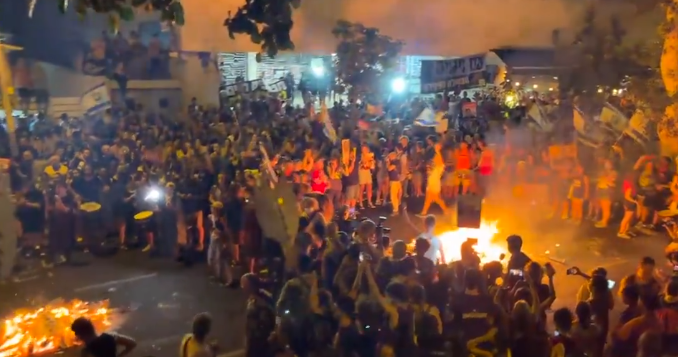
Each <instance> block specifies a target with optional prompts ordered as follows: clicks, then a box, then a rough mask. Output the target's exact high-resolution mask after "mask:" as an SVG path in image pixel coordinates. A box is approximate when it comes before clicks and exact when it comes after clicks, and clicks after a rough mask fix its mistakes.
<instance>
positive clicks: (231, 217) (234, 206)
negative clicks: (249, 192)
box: [224, 199, 245, 235]
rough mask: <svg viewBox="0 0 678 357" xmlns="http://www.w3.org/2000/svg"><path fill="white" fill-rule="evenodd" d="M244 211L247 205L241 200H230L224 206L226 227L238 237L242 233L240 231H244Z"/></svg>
mask: <svg viewBox="0 0 678 357" xmlns="http://www.w3.org/2000/svg"><path fill="white" fill-rule="evenodd" d="M244 210H245V204H244V203H243V201H242V200H239V199H234V200H229V201H227V202H226V204H225V205H224V216H225V217H226V225H227V226H228V228H229V229H230V230H231V232H233V234H236V235H237V234H239V233H240V230H242V223H243V211H244Z"/></svg>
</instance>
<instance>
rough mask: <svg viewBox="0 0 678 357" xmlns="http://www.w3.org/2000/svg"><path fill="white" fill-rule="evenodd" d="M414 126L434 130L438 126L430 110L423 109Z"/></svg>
mask: <svg viewBox="0 0 678 357" xmlns="http://www.w3.org/2000/svg"><path fill="white" fill-rule="evenodd" d="M414 125H418V126H426V127H432V128H435V127H437V126H438V118H437V117H436V114H435V113H434V112H433V110H431V108H425V109H424V110H422V111H421V114H419V116H418V117H417V119H415V120H414Z"/></svg>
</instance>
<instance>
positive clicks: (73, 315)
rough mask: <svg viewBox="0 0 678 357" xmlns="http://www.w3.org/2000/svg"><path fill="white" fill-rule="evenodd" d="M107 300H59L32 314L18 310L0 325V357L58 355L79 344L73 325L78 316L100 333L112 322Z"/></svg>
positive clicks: (31, 312)
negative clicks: (87, 301)
mask: <svg viewBox="0 0 678 357" xmlns="http://www.w3.org/2000/svg"><path fill="white" fill-rule="evenodd" d="M110 315H111V310H110V309H109V308H108V301H101V302H97V303H86V302H83V301H80V300H72V301H69V302H64V301H56V302H53V303H50V304H48V305H46V306H44V307H41V308H38V309H36V310H33V311H28V312H27V311H17V312H16V313H14V315H13V316H11V317H9V318H7V319H5V320H4V322H3V323H2V326H0V357H28V356H35V355H41V354H47V353H51V352H55V351H58V350H61V349H64V348H68V347H73V346H75V345H77V344H78V342H77V340H76V338H75V335H73V332H72V331H71V323H73V321H74V320H75V319H77V318H79V317H86V318H88V319H90V320H91V321H92V323H93V324H94V327H95V328H96V329H97V330H98V331H101V330H106V329H107V328H108V327H109V326H110V325H111V322H110V320H109V318H110Z"/></svg>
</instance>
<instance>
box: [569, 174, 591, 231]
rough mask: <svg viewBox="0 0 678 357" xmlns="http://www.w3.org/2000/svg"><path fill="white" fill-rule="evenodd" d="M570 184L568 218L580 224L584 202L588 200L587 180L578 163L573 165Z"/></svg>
mask: <svg viewBox="0 0 678 357" xmlns="http://www.w3.org/2000/svg"><path fill="white" fill-rule="evenodd" d="M570 182H571V184H570V203H571V212H570V213H571V214H570V218H571V219H572V221H573V222H574V223H576V224H580V223H581V222H582V220H583V219H584V202H585V201H586V200H587V199H588V198H589V178H588V176H586V174H585V173H584V168H583V167H582V166H581V165H579V164H578V163H576V164H575V165H574V169H573V172H572V178H571V181H570Z"/></svg>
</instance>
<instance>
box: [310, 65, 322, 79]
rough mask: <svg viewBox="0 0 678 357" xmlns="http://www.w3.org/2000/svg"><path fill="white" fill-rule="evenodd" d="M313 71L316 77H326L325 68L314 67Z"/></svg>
mask: <svg viewBox="0 0 678 357" xmlns="http://www.w3.org/2000/svg"><path fill="white" fill-rule="evenodd" d="M311 71H312V72H313V75H314V76H316V77H322V76H324V75H325V67H323V66H313V67H311Z"/></svg>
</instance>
